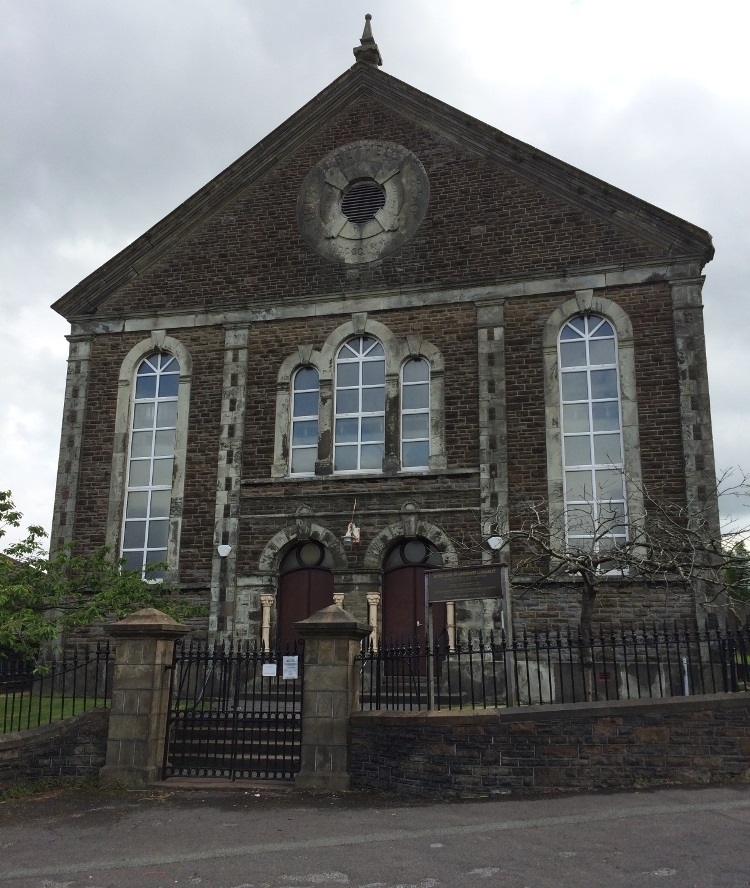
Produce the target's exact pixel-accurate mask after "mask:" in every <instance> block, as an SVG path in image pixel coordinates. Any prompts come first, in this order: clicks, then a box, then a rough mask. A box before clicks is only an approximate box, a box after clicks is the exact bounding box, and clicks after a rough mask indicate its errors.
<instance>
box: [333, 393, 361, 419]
mask: <svg viewBox="0 0 750 888" xmlns="http://www.w3.org/2000/svg"><path fill="white" fill-rule="evenodd" d="M336 413H338V414H341V413H359V389H349V390H346V391H343V392H342V391H339V392H336Z"/></svg>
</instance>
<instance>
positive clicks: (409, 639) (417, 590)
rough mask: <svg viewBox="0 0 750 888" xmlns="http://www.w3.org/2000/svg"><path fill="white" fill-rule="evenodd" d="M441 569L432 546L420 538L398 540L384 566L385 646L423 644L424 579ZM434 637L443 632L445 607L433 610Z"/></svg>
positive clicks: (440, 563) (440, 558)
mask: <svg viewBox="0 0 750 888" xmlns="http://www.w3.org/2000/svg"><path fill="white" fill-rule="evenodd" d="M442 566H443V558H442V555H441V554H440V552H439V551H438V549H437V548H436V547H435V545H434V544H433V543H431V542H429V540H425V539H422V538H420V537H417V538H414V539H406V540H400V541H399V542H398V543H396V545H395V546H394V547H393V548H392V549H391V550H390V552H389V553H388V555H387V557H386V559H385V563H384V565H383V570H384V576H383V599H382V612H383V634H382V637H383V641H384V642H385V644H390V643H392V642H395V643H405V644H413V643H414V642H415V641H416V642H417V643H418V644H419V645H420V646H423V645H424V643H425V631H426V627H425V625H424V577H425V574H426V573H427V571H428V570H431V569H432V570H434V569H435V568H438V567H442ZM432 622H433V632H434V638H435V639H437V640H440V639H441V638H443V637H444V635H445V631H446V612H445V605H444V604H438V605H434V606H433V608H432Z"/></svg>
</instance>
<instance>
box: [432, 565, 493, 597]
mask: <svg viewBox="0 0 750 888" xmlns="http://www.w3.org/2000/svg"><path fill="white" fill-rule="evenodd" d="M504 569H505V565H502V564H499V565H493V566H492V567H456V568H453V569H447V570H431V571H430V572H429V573H428V574H425V587H426V591H427V603H428V604H435V603H436V602H439V601H471V600H473V599H477V598H502V596H503V590H502V579H501V578H502V573H503V570H504Z"/></svg>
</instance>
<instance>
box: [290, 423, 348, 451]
mask: <svg viewBox="0 0 750 888" xmlns="http://www.w3.org/2000/svg"><path fill="white" fill-rule="evenodd" d="M339 421H340V420H339ZM317 443H318V421H317V419H309V420H306V421H305V422H300V421H297V422H295V423H294V425H293V426H292V444H293V445H295V446H299V445H312V444H317Z"/></svg>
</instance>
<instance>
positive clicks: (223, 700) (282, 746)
mask: <svg viewBox="0 0 750 888" xmlns="http://www.w3.org/2000/svg"><path fill="white" fill-rule="evenodd" d="M303 650H304V649H303V645H302V642H298V644H297V645H296V646H295V647H293V648H291V649H289V650H287V651H285V652H278V653H277V652H273V651H268V650H265V649H263V648H260V647H257V646H255V647H254V646H252V645H248V644H240V645H238V646H236V647H233V646H230V645H226V646H224V645H215V646H207V645H205V644H200V643H197V642H192V641H191V642H186V643H185V644H177V645H176V647H175V655H174V662H173V672H172V687H171V696H170V709H169V716H168V723H167V738H166V755H165V764H164V776H165V777H177V776H184V777H222V778H229V779H230V780H235V779H238V778H244V779H280V780H285V779H286V780H288V779H291V778H292V777H293V776H294V774H295V772H296V771H298V770H299V768H300V752H301V731H302V687H303V672H304V669H303V667H304V663H303V659H304V657H303Z"/></svg>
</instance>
